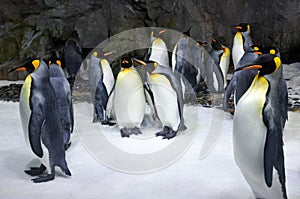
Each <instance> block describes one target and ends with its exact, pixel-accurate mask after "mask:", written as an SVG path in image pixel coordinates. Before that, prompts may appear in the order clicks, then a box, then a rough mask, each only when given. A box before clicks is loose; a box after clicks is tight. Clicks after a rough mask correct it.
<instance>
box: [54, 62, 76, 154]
mask: <svg viewBox="0 0 300 199" xmlns="http://www.w3.org/2000/svg"><path fill="white" fill-rule="evenodd" d="M49 72H50V83H51V85H52V87H53V89H54V92H55V96H56V100H57V104H58V110H59V115H60V121H61V124H62V128H63V132H64V145H65V149H66V150H67V149H68V148H69V147H70V146H71V141H70V140H71V134H72V132H73V129H74V111H73V103H72V94H71V88H70V84H69V82H68V80H67V78H66V77H65V75H64V71H63V69H62V65H61V61H60V60H59V59H58V58H56V57H51V58H50V60H49Z"/></svg>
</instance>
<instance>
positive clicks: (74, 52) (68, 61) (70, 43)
mask: <svg viewBox="0 0 300 199" xmlns="http://www.w3.org/2000/svg"><path fill="white" fill-rule="evenodd" d="M79 41H80V40H79V37H78V34H77V32H76V31H73V32H72V35H71V38H70V39H68V40H67V41H66V44H65V47H64V49H63V62H64V66H65V70H66V74H67V79H68V81H69V83H70V86H71V90H72V91H73V87H74V83H75V78H76V75H77V73H78V71H79V68H80V66H81V64H82V61H83V54H82V52H81V47H80V43H79Z"/></svg>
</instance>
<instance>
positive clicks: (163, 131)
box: [155, 126, 170, 137]
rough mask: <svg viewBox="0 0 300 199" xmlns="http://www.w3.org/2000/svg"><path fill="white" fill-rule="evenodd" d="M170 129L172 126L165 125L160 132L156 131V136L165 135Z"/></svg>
mask: <svg viewBox="0 0 300 199" xmlns="http://www.w3.org/2000/svg"><path fill="white" fill-rule="evenodd" d="M169 131H170V128H169V127H167V126H164V129H163V130H162V131H160V132H157V133H155V135H156V137H157V136H165V135H166V134H168V133H169Z"/></svg>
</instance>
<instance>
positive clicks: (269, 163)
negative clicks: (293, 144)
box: [263, 104, 287, 198]
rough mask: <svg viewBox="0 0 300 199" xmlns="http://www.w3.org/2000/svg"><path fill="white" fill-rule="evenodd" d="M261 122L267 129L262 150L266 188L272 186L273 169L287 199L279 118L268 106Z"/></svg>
mask: <svg viewBox="0 0 300 199" xmlns="http://www.w3.org/2000/svg"><path fill="white" fill-rule="evenodd" d="M263 120H264V123H265V125H266V127H267V136H266V141H265V148H264V173H265V182H266V184H267V186H268V187H271V186H272V181H273V167H274V168H275V169H276V170H277V173H278V175H279V182H280V184H281V189H282V193H283V196H284V198H287V194H286V186H285V181H286V180H285V167H284V154H283V139H282V131H283V128H281V125H280V124H281V123H280V118H279V117H276V115H275V114H274V110H273V108H272V107H271V105H270V104H267V105H266V106H265V109H264V112H263Z"/></svg>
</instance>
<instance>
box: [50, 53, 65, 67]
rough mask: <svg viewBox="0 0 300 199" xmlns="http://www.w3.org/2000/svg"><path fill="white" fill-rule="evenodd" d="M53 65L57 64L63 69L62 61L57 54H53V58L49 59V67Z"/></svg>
mask: <svg viewBox="0 0 300 199" xmlns="http://www.w3.org/2000/svg"><path fill="white" fill-rule="evenodd" d="M51 64H56V65H58V66H60V67H61V68H62V63H61V60H60V59H59V58H58V57H57V56H56V53H55V52H53V53H52V55H51V57H50V58H49V59H48V66H50V65H51Z"/></svg>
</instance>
